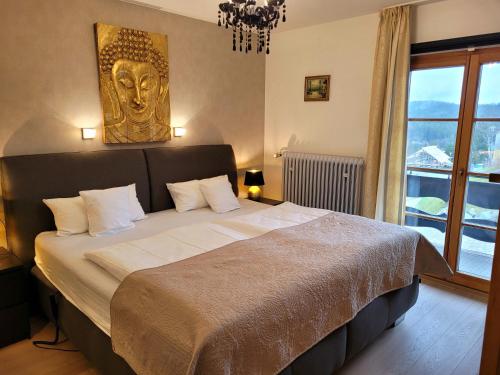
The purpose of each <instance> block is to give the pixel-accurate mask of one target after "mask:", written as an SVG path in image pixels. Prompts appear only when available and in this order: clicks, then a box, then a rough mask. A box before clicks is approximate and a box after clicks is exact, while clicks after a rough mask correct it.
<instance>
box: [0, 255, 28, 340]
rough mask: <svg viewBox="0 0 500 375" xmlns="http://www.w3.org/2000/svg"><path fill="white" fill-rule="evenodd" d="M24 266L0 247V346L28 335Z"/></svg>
mask: <svg viewBox="0 0 500 375" xmlns="http://www.w3.org/2000/svg"><path fill="white" fill-rule="evenodd" d="M27 292H28V275H27V271H26V268H25V267H24V265H23V264H22V263H21V261H20V260H19V259H17V258H16V257H15V256H14V255H13V254H12V253H10V252H8V251H6V250H5V249H3V248H0V347H3V346H6V345H9V344H12V343H14V342H17V341H20V340H23V339H25V338H28V337H30V322H29V308H28V293H27Z"/></svg>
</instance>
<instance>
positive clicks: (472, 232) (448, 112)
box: [405, 49, 500, 291]
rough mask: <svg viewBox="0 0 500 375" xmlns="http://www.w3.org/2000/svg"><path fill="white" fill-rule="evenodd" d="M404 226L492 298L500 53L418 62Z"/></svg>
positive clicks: (499, 197) (499, 195) (499, 192)
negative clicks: (492, 180)
mask: <svg viewBox="0 0 500 375" xmlns="http://www.w3.org/2000/svg"><path fill="white" fill-rule="evenodd" d="M408 117H409V119H408V142H407V167H406V175H407V198H406V213H405V225H407V226H410V227H413V228H414V229H416V230H418V231H419V232H421V233H422V234H423V235H424V236H426V237H427V239H429V241H430V242H432V243H433V244H434V245H435V246H436V248H437V249H438V250H439V251H440V252H441V253H442V254H443V256H444V257H445V258H446V259H447V261H448V263H449V264H450V266H451V268H452V269H453V270H454V271H455V275H454V277H453V281H455V282H457V283H460V284H463V285H467V286H470V287H474V288H476V289H480V290H484V291H487V290H488V288H489V279H490V275H491V265H492V259H493V252H494V246H495V232H496V228H497V225H498V222H497V220H498V209H499V207H500V186H499V185H495V184H490V183H489V182H487V181H488V175H489V173H491V172H494V171H498V170H499V169H500V50H499V49H485V50H480V51H475V52H453V53H444V54H433V55H425V56H417V57H415V58H413V60H412V71H411V76H410V93H409V105H408Z"/></svg>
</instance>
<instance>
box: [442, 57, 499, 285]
mask: <svg viewBox="0 0 500 375" xmlns="http://www.w3.org/2000/svg"><path fill="white" fill-rule="evenodd" d="M462 133H463V134H462V145H461V151H462V152H461V153H460V157H459V160H458V175H459V181H457V183H458V185H459V186H458V189H457V191H458V192H459V196H458V197H457V199H456V200H455V202H454V206H455V207H454V210H456V211H457V213H458V212H459V213H460V215H458V214H457V216H455V217H454V221H453V224H452V228H451V233H450V236H451V237H450V238H452V239H453V241H452V242H451V243H450V255H451V259H450V263H451V264H453V266H454V268H455V271H456V275H455V280H456V281H457V282H460V283H462V284H465V285H468V286H472V287H475V288H477V289H481V290H488V289H489V280H490V278H491V268H492V263H493V254H494V249H495V238H496V230H497V227H498V211H499V208H500V186H498V184H493V183H490V182H488V176H489V174H490V173H493V172H498V171H499V170H500V51H499V50H493V49H491V50H481V51H478V52H473V53H471V54H470V57H469V72H468V85H467V93H466V97H465V108H464V122H463V130H462Z"/></svg>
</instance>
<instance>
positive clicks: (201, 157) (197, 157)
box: [144, 145, 238, 212]
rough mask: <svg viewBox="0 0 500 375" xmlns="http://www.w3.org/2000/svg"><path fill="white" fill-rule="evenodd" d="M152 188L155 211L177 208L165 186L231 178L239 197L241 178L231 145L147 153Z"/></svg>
mask: <svg viewBox="0 0 500 375" xmlns="http://www.w3.org/2000/svg"><path fill="white" fill-rule="evenodd" d="M144 153H145V155H146V160H147V162H148V170H149V178H150V180H149V181H150V184H151V210H152V211H153V212H155V211H163V210H167V209H169V208H174V207H175V206H174V201H173V200H172V197H171V196H170V193H168V191H167V193H165V192H166V188H165V183H167V182H182V181H189V180H195V179H203V178H208V177H215V176H220V175H224V174H227V175H228V177H229V180H230V181H231V184H232V185H233V191H234V193H235V194H236V195H238V176H237V173H236V161H235V158H234V153H233V148H232V147H231V146H230V145H216V146H192V147H175V148H170V147H162V148H151V149H145V150H144Z"/></svg>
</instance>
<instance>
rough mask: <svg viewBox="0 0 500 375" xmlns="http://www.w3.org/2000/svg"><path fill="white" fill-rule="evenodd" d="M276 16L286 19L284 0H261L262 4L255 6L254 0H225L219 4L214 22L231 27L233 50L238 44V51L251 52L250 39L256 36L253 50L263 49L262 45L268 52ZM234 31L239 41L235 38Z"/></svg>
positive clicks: (276, 22) (275, 25)
mask: <svg viewBox="0 0 500 375" xmlns="http://www.w3.org/2000/svg"><path fill="white" fill-rule="evenodd" d="M282 6H283V12H281V7H282ZM280 19H282V20H283V22H286V5H285V0H265V3H264V5H257V2H256V0H229V1H226V2H225V3H220V4H219V23H218V24H219V27H222V26H225V28H226V29H228V28H230V27H231V28H232V29H233V51H236V50H237V46H238V45H239V50H240V52H243V50H245V53H248V51H252V49H253V47H252V44H253V43H254V41H253V39H256V40H255V50H256V51H257V53H261V52H263V51H264V47H265V49H266V53H267V54H269V45H270V43H271V30H273V29H274V28H276V27H278V23H279V21H280ZM238 34H239V44H238V43H237V40H236V39H237V38H236V37H237V35H238ZM254 34H255V35H254Z"/></svg>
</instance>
